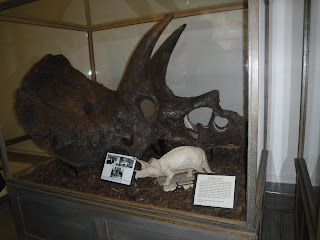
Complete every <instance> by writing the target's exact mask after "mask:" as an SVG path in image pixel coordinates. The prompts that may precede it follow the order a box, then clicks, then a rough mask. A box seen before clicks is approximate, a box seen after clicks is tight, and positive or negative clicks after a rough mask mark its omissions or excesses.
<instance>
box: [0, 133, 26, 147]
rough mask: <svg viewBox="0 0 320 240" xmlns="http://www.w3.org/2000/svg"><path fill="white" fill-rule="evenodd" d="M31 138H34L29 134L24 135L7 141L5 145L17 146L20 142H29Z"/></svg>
mask: <svg viewBox="0 0 320 240" xmlns="http://www.w3.org/2000/svg"><path fill="white" fill-rule="evenodd" d="M31 138H32V137H31V136H30V135H29V134H27V135H23V136H21V137H17V138H13V139H9V140H7V141H5V145H6V147H8V146H11V145H14V144H17V143H19V142H24V141H26V140H29V139H31Z"/></svg>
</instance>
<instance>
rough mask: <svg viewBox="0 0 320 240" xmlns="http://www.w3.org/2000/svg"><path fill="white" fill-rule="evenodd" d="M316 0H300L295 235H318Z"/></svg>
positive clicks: (299, 237)
mask: <svg viewBox="0 0 320 240" xmlns="http://www.w3.org/2000/svg"><path fill="white" fill-rule="evenodd" d="M319 8H320V5H319V3H318V2H317V1H311V0H306V1H304V24H303V30H304V31H303V59H302V69H303V71H302V77H301V104H300V129H299V130H300V131H299V149H298V157H297V158H296V159H295V165H296V173H297V182H296V200H295V225H296V229H295V230H296V236H297V239H320V225H319V223H320V221H319V210H320V209H319V200H320V199H319V183H320V182H319V173H320V167H319V164H320V161H319V133H320V129H319V99H318V94H317V92H318V91H319V80H318V77H319V74H320V72H319V56H320V51H319V47H318V46H317V42H318V41H319V31H317V25H318V24H319V20H318V19H317V17H316V16H317V10H319Z"/></svg>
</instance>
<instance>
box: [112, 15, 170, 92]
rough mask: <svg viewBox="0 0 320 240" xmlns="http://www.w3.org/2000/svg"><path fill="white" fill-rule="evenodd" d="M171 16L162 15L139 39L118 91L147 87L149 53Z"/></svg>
mask: <svg viewBox="0 0 320 240" xmlns="http://www.w3.org/2000/svg"><path fill="white" fill-rule="evenodd" d="M172 18H173V14H169V15H167V16H166V17H164V18H163V19H162V20H161V21H160V22H158V23H157V24H156V25H155V26H154V27H153V28H151V29H150V30H149V31H148V32H147V33H146V34H145V35H144V37H143V38H142V39H141V41H140V42H139V44H138V45H137V47H136V49H135V50H134V52H133V54H132V56H131V58H130V60H129V62H128V65H127V69H126V71H125V73H124V75H123V79H122V80H121V81H120V84H119V87H118V91H120V92H131V91H137V90H138V91H146V90H148V89H149V85H150V82H149V79H148V71H149V65H150V58H151V54H152V51H153V48H154V46H155V45H156V42H157V40H158V39H159V37H160V35H161V33H162V32H163V31H164V29H165V28H166V27H167V26H168V24H169V23H170V21H171V20H172Z"/></svg>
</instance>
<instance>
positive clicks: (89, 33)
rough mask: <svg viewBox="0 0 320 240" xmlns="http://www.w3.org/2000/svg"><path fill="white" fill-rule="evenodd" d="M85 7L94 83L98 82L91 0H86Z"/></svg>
mask: <svg viewBox="0 0 320 240" xmlns="http://www.w3.org/2000/svg"><path fill="white" fill-rule="evenodd" d="M84 5H85V11H86V20H87V26H88V31H87V34H88V36H87V37H88V48H89V58H90V68H91V74H92V75H91V76H92V81H95V82H96V81H97V76H96V65H95V61H94V49H93V38H92V28H91V15H90V4H89V0H84Z"/></svg>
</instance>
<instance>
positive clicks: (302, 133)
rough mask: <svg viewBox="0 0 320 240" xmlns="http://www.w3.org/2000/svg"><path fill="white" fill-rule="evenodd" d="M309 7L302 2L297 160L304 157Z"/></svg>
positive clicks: (305, 2)
mask: <svg viewBox="0 0 320 240" xmlns="http://www.w3.org/2000/svg"><path fill="white" fill-rule="evenodd" d="M310 5H311V2H310V0H304V13H303V59H302V76H301V99H300V124H299V144H298V158H303V155H304V141H305V131H306V115H307V93H308V65H309V41H310V11H311V8H310Z"/></svg>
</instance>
